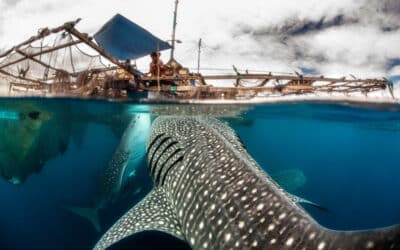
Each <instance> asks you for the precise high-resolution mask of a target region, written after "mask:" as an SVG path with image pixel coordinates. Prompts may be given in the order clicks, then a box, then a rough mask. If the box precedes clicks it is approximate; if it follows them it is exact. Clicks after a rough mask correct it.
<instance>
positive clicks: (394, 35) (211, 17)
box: [0, 0, 400, 81]
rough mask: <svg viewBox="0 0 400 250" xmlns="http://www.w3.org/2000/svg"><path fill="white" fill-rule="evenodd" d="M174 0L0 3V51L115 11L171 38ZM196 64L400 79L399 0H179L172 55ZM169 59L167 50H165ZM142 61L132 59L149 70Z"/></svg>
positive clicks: (88, 24)
mask: <svg viewBox="0 0 400 250" xmlns="http://www.w3.org/2000/svg"><path fill="white" fill-rule="evenodd" d="M173 5H174V0H158V1H157V0H141V1H139V0H113V1H99V0H69V1H58V0H36V1H32V0H0V10H1V12H0V49H5V48H8V47H10V46H12V45H13V44H16V43H18V42H21V41H22V40H24V39H26V38H28V37H30V36H31V35H33V34H35V33H36V31H37V30H38V28H41V27H46V26H49V27H53V26H58V25H60V24H62V23H64V22H65V21H69V20H74V19H76V18H78V17H81V18H82V19H83V20H82V21H81V23H80V24H79V26H78V29H80V30H81V31H83V32H88V33H89V34H94V33H95V32H96V31H97V30H98V29H100V28H101V26H102V25H103V24H104V23H105V22H106V21H107V20H109V19H110V18H111V17H112V16H114V15H115V14H116V13H120V14H122V15H124V16H126V17H127V18H129V19H131V20H132V21H134V22H136V23H137V24H139V25H141V26H143V27H145V28H146V29H147V30H149V31H151V32H152V33H154V34H155V35H156V36H158V37H160V38H162V39H165V40H167V39H170V33H171V26H172V13H173ZM199 38H202V39H203V41H204V46H203V48H202V51H203V53H202V67H204V68H221V69H230V68H231V67H232V65H236V66H237V67H238V68H241V69H256V70H263V71H264V70H265V71H272V72H293V71H294V70H297V71H300V70H302V71H303V72H304V73H314V74H324V75H326V76H342V75H348V74H350V73H351V74H353V75H356V76H360V77H382V76H387V77H391V78H392V79H394V80H395V81H398V80H399V79H400V1H399V0H324V1H321V0H303V1H298V0H247V1H232V0H218V1H214V0H202V1H199V0H180V6H179V17H178V30H177V39H180V40H182V44H179V45H178V46H177V53H176V57H177V59H178V61H180V62H181V63H183V64H184V65H186V66H188V67H191V68H194V67H196V64H197V42H198V40H199ZM163 59H164V60H165V61H166V60H168V53H166V52H165V53H164V54H163ZM148 61H149V60H148V58H144V59H142V60H139V61H138V65H139V67H141V68H147V64H148Z"/></svg>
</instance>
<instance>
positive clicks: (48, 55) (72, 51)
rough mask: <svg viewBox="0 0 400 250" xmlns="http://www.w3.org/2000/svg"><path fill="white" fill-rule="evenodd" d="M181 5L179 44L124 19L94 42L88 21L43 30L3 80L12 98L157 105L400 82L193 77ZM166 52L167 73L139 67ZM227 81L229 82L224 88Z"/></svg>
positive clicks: (5, 57)
mask: <svg viewBox="0 0 400 250" xmlns="http://www.w3.org/2000/svg"><path fill="white" fill-rule="evenodd" d="M177 3H178V1H177V2H176V5H175V15H174V26H173V35H172V40H170V41H172V43H171V44H170V43H168V42H166V41H163V40H161V39H159V38H157V37H155V36H154V35H153V34H151V33H150V32H148V31H147V30H145V29H143V28H142V27H140V26H139V25H137V24H135V23H133V22H132V21H130V20H128V19H127V18H125V17H123V16H121V15H119V14H118V15H116V16H115V17H113V18H112V19H111V20H110V21H109V22H107V23H106V24H105V25H104V26H103V27H102V28H101V29H100V30H99V31H98V32H97V33H96V34H95V35H94V36H93V37H92V36H90V35H89V34H87V33H83V32H81V31H79V30H78V29H77V28H76V26H77V25H78V23H79V22H80V21H81V19H78V20H75V21H72V22H67V23H65V24H63V25H61V26H59V27H56V28H51V29H50V28H42V29H39V31H38V33H37V34H36V35H34V36H32V37H31V38H29V39H28V40H26V41H24V42H22V43H20V44H18V45H16V46H14V47H12V48H11V49H9V50H7V51H4V52H3V53H1V54H0V76H1V77H0V81H1V79H3V82H4V81H5V82H6V84H8V86H9V87H8V90H9V95H10V96H15V95H17V96H20V95H23V96H26V95H40V96H75V97H97V98H107V99H109V98H112V99H125V98H129V96H135V95H136V94H138V95H142V96H143V94H144V95H146V94H147V97H146V98H148V99H153V100H174V101H179V100H199V101H201V100H231V101H235V100H252V99H254V98H259V99H260V98H261V99H262V98H264V99H268V98H269V97H273V96H287V95H296V96H301V95H306V94H318V93H327V94H335V93H336V94H344V95H349V94H352V93H361V94H364V95H365V96H368V94H369V93H372V92H375V91H381V90H388V92H389V93H390V94H391V95H392V96H393V83H392V82H391V81H390V80H388V79H386V78H382V79H359V78H357V77H355V76H353V75H351V78H346V77H342V78H331V77H325V76H307V75H303V74H301V73H297V72H295V73H294V74H277V73H272V72H268V73H263V74H260V73H252V72H250V71H247V70H238V69H237V68H236V67H235V66H233V67H232V73H231V74H221V75H218V74H213V75H205V74H202V73H200V70H199V69H200V68H199V67H198V71H197V72H191V71H190V70H189V69H188V68H185V67H184V66H182V65H181V64H179V63H178V62H177V60H176V59H175V58H174V49H175V42H176V41H177V40H176V39H175V30H176V12H177ZM166 49H171V59H170V60H169V62H168V63H167V64H166V65H167V67H168V70H167V72H165V74H160V70H159V72H158V74H157V75H156V76H154V75H152V76H149V75H148V74H145V73H142V72H140V71H139V70H138V69H137V68H136V66H135V64H134V63H133V64H132V63H131V61H133V60H136V59H138V58H142V57H144V56H148V55H150V54H151V53H152V52H154V51H161V50H166ZM199 54H200V50H199ZM199 58H200V56H199ZM199 61H200V60H199ZM4 79H5V80H4ZM219 81H224V82H225V83H226V82H228V83H229V84H228V85H227V84H224V85H223V86H219V85H218V84H216V82H219Z"/></svg>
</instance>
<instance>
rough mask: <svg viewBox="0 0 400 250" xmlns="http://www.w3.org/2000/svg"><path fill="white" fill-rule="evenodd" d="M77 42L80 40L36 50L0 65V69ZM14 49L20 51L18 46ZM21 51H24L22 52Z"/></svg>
mask: <svg viewBox="0 0 400 250" xmlns="http://www.w3.org/2000/svg"><path fill="white" fill-rule="evenodd" d="M79 43H82V41H73V42H69V43H65V44H62V45H59V46H56V47H53V48H50V49H47V50H43V51H41V52H36V53H33V54H27V56H25V57H23V58H20V59H18V60H15V61H12V62H9V63H7V64H4V65H1V66H0V69H4V68H6V67H8V66H11V65H13V64H16V63H19V62H22V61H25V60H27V59H29V58H33V57H36V56H39V55H44V54H48V53H51V52H53V51H56V50H60V49H63V48H66V47H69V46H73V45H76V44H79ZM15 51H17V52H18V51H21V50H19V49H18V48H15ZM18 53H19V52H18ZM23 53H25V52H23Z"/></svg>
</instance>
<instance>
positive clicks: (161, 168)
mask: <svg viewBox="0 0 400 250" xmlns="http://www.w3.org/2000/svg"><path fill="white" fill-rule="evenodd" d="M181 151H182V149H181V148H177V149H176V150H175V151H174V152H173V153H172V154H171V155H170V156H168V158H167V159H166V160H165V161H164V162H163V164H162V165H161V166H160V167H159V168H158V172H156V171H154V173H153V174H152V175H151V176H152V177H153V178H154V177H156V176H159V175H160V174H161V172H162V170H163V169H164V168H165V165H166V164H167V163H168V162H169V161H170V160H171V159H172V158H173V157H174V156H175V155H176V154H178V153H179V152H181ZM154 179H155V180H157V178H154ZM156 183H158V182H156Z"/></svg>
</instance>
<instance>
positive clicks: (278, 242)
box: [94, 116, 400, 250]
mask: <svg viewBox="0 0 400 250" xmlns="http://www.w3.org/2000/svg"><path fill="white" fill-rule="evenodd" d="M147 161H148V171H149V173H150V176H151V177H152V180H153V182H154V188H153V190H152V191H151V192H150V193H149V194H148V195H147V196H146V197H145V198H144V199H143V200H142V201H141V202H139V203H138V204H137V205H135V206H134V207H133V208H131V209H130V210H129V211H127V212H126V214H124V215H123V216H122V217H121V218H120V219H119V220H118V221H117V222H116V223H115V224H114V225H113V226H112V227H111V228H110V229H109V230H108V231H107V232H106V233H105V234H104V235H103V236H102V237H101V238H100V240H99V241H98V242H97V244H96V245H95V246H94V249H97V250H100V249H107V248H113V247H115V246H117V245H118V244H119V243H121V242H127V241H128V242H129V240H132V239H135V237H138V236H139V235H140V236H142V235H143V234H146V233H151V232H154V231H156V232H162V233H165V234H167V235H170V236H173V237H175V238H176V239H177V240H180V241H183V242H185V243H187V244H188V245H189V246H190V247H191V248H192V249H318V250H326V249H400V226H399V225H394V226H391V227H386V228H381V229H371V230H365V231H335V230H330V229H327V228H325V227H323V226H321V225H320V224H319V223H318V222H316V221H315V220H314V219H313V218H312V217H311V216H310V215H309V214H308V213H307V212H306V211H305V210H304V209H303V208H302V207H301V206H300V205H299V204H298V203H297V202H295V200H294V199H293V197H292V196H291V195H290V194H289V193H287V192H286V191H285V190H284V189H283V188H282V187H280V186H279V185H278V184H277V183H276V182H275V181H274V180H273V179H272V178H271V177H270V176H269V175H268V174H267V173H266V172H265V171H264V170H263V169H262V168H261V167H260V166H259V165H258V164H257V162H256V161H255V160H254V159H253V158H252V157H251V156H250V155H249V153H248V152H247V151H246V149H245V147H244V145H243V143H242V142H241V141H240V140H239V139H238V136H237V135H236V133H235V132H234V131H233V129H231V128H230V127H228V126H227V125H226V124H224V123H222V122H220V121H219V120H217V119H215V118H207V117H173V116H161V117H159V118H157V119H156V120H155V121H154V122H153V125H152V130H151V134H150V137H149V139H148V141H147ZM131 247H134V246H131Z"/></svg>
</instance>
